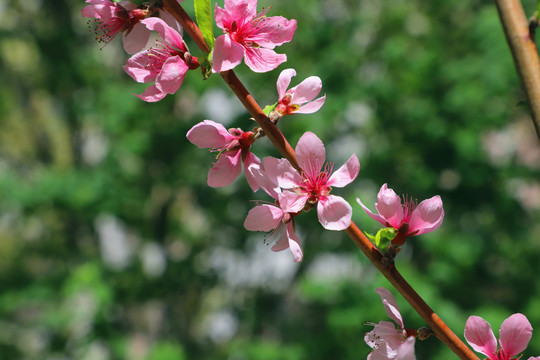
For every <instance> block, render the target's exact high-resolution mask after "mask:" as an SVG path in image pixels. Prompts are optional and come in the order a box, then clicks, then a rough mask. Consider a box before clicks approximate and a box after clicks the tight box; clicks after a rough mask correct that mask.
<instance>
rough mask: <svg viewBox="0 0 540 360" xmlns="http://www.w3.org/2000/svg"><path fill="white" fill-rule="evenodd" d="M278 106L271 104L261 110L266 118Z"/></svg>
mask: <svg viewBox="0 0 540 360" xmlns="http://www.w3.org/2000/svg"><path fill="white" fill-rule="evenodd" d="M277 106H278V103H275V104H272V105H266V106H265V107H264V109H263V111H264V113H265V114H266V116H270V113H271V112H272V111H274V110H275V109H276V108H277Z"/></svg>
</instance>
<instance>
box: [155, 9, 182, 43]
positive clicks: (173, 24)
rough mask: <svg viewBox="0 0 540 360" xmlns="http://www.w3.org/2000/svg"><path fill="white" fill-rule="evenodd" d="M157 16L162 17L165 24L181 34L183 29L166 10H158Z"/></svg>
mask: <svg viewBox="0 0 540 360" xmlns="http://www.w3.org/2000/svg"><path fill="white" fill-rule="evenodd" d="M159 16H160V17H161V18H162V19H163V21H165V23H166V24H167V25H169V26H170V27H171V28H172V29H173V30H174V31H176V32H177V33H178V34H179V35H180V36H182V33H183V32H184V29H183V28H182V25H180V23H179V22H178V20H176V18H175V17H174V16H172V15H171V14H169V13H168V12H167V11H163V10H161V9H160V10H159Z"/></svg>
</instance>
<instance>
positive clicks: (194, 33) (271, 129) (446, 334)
mask: <svg viewBox="0 0 540 360" xmlns="http://www.w3.org/2000/svg"><path fill="white" fill-rule="evenodd" d="M163 7H164V9H165V10H166V11H168V12H169V13H171V14H172V15H173V16H174V17H175V18H176V19H177V20H178V21H179V22H180V24H181V25H182V26H183V27H184V29H185V30H186V32H187V33H188V34H189V35H190V36H191V37H192V38H193V39H194V40H195V42H196V43H197V44H198V45H199V47H200V48H201V50H202V51H206V52H207V51H208V48H207V47H206V44H205V42H204V39H203V37H202V34H201V32H200V30H199V29H198V27H197V26H196V25H195V24H194V23H193V21H192V20H191V19H190V18H189V16H188V15H187V14H186V12H185V11H184V10H183V9H182V7H181V6H180V5H179V4H178V3H177V1H176V0H163ZM220 75H221V76H222V77H223V79H224V80H225V81H226V82H227V85H229V87H230V88H231V89H232V90H233V92H234V93H235V94H236V96H237V97H238V98H239V99H240V101H241V102H242V104H243V105H244V106H245V108H246V109H247V110H248V111H249V113H250V114H251V115H252V116H253V117H254V118H255V121H257V123H258V124H259V126H260V127H261V128H262V129H263V130H264V131H265V133H266V134H267V135H268V138H269V139H270V141H272V143H273V144H274V146H275V147H276V148H277V149H278V150H279V152H280V153H281V154H282V155H283V156H284V157H285V158H287V159H288V160H289V161H290V162H291V164H292V165H293V166H295V168H296V169H297V170H300V167H299V166H298V163H297V162H296V157H295V153H294V150H293V149H292V148H291V146H290V145H289V143H288V142H287V140H286V139H285V137H284V136H283V134H282V133H281V132H280V131H279V129H278V128H277V127H276V126H275V125H274V124H273V123H272V122H271V121H270V120H269V119H268V117H267V116H266V115H265V114H264V112H263V111H262V110H261V107H260V106H259V105H258V104H257V102H256V101H255V99H253V96H251V94H249V92H248V91H247V90H246V88H245V87H244V85H243V84H242V83H241V82H240V80H239V79H238V78H237V77H236V75H235V74H234V72H233V71H226V72H222V73H221V74H220ZM345 233H346V234H347V235H348V236H349V237H350V238H351V239H352V240H353V241H354V243H355V244H356V245H357V246H358V247H359V248H360V250H362V252H363V253H364V254H365V255H366V256H367V258H368V259H369V260H370V261H371V262H372V263H373V264H374V265H375V266H376V267H377V269H378V270H379V271H380V272H381V273H382V274H383V275H384V276H385V277H386V278H387V279H388V280H389V281H390V283H391V284H392V285H393V286H394V287H395V288H396V289H397V290H398V291H399V293H400V294H401V295H402V296H403V297H404V298H405V300H407V301H408V302H409V304H411V306H412V307H413V308H414V309H415V310H416V312H418V314H420V316H421V317H422V318H423V319H424V321H426V323H427V324H428V325H429V327H430V328H431V329H432V330H433V332H434V333H435V335H436V336H437V337H438V338H439V339H440V340H441V341H442V342H443V343H445V344H446V345H447V346H448V347H449V348H450V349H452V351H453V352H454V353H456V354H457V355H458V356H459V357H460V358H461V359H463V360H479V359H478V357H477V356H476V355H475V354H474V353H473V352H472V351H471V350H470V349H469V348H468V347H467V346H466V345H465V344H464V343H463V342H462V341H461V340H460V339H459V337H457V336H456V334H454V333H453V332H452V330H450V328H448V326H446V324H445V323H444V322H443V321H442V320H441V319H440V318H439V316H438V315H437V314H435V312H434V311H433V310H432V309H431V308H430V307H429V306H428V305H427V304H426V303H425V301H424V300H423V299H422V298H421V297H420V295H418V294H417V293H416V291H414V289H413V288H412V287H411V286H410V285H409V283H407V281H406V280H405V279H404V278H403V277H402V276H401V274H400V273H399V272H398V271H397V269H396V268H395V266H391V267H388V266H385V265H384V264H383V263H382V261H381V260H382V254H381V253H380V252H379V251H378V250H377V248H376V247H375V246H374V245H373V244H372V243H371V241H369V239H368V238H367V237H366V236H365V235H364V233H363V232H362V231H361V230H360V229H359V228H358V227H357V226H356V224H355V223H354V222H351V225H350V226H349V228H348V229H346V230H345Z"/></svg>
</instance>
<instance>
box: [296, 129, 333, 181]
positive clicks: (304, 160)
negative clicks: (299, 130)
mask: <svg viewBox="0 0 540 360" xmlns="http://www.w3.org/2000/svg"><path fill="white" fill-rule="evenodd" d="M296 160H297V161H298V165H300V167H301V168H302V170H303V171H305V172H306V173H308V174H312V175H313V177H316V176H317V175H318V174H319V172H320V171H321V168H322V167H323V165H324V161H325V160H326V150H325V149H324V144H323V142H322V141H321V139H319V138H318V137H317V135H315V134H314V133H312V132H311V131H307V132H306V133H304V135H302V137H301V138H300V140H298V144H297V145H296Z"/></svg>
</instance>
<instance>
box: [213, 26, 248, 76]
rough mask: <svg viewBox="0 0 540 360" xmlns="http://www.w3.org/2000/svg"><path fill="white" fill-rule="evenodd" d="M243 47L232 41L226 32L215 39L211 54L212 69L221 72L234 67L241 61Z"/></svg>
mask: <svg viewBox="0 0 540 360" xmlns="http://www.w3.org/2000/svg"><path fill="white" fill-rule="evenodd" d="M243 57H244V47H243V46H242V45H240V44H238V43H236V42H234V41H232V39H231V37H230V36H229V35H228V34H225V35H221V36H220V37H218V38H217V39H216V44H215V46H214V50H213V55H212V71H214V72H217V73H219V72H222V71H227V70H231V69H233V68H235V67H236V66H237V65H238V64H240V63H241V62H242V58H243Z"/></svg>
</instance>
